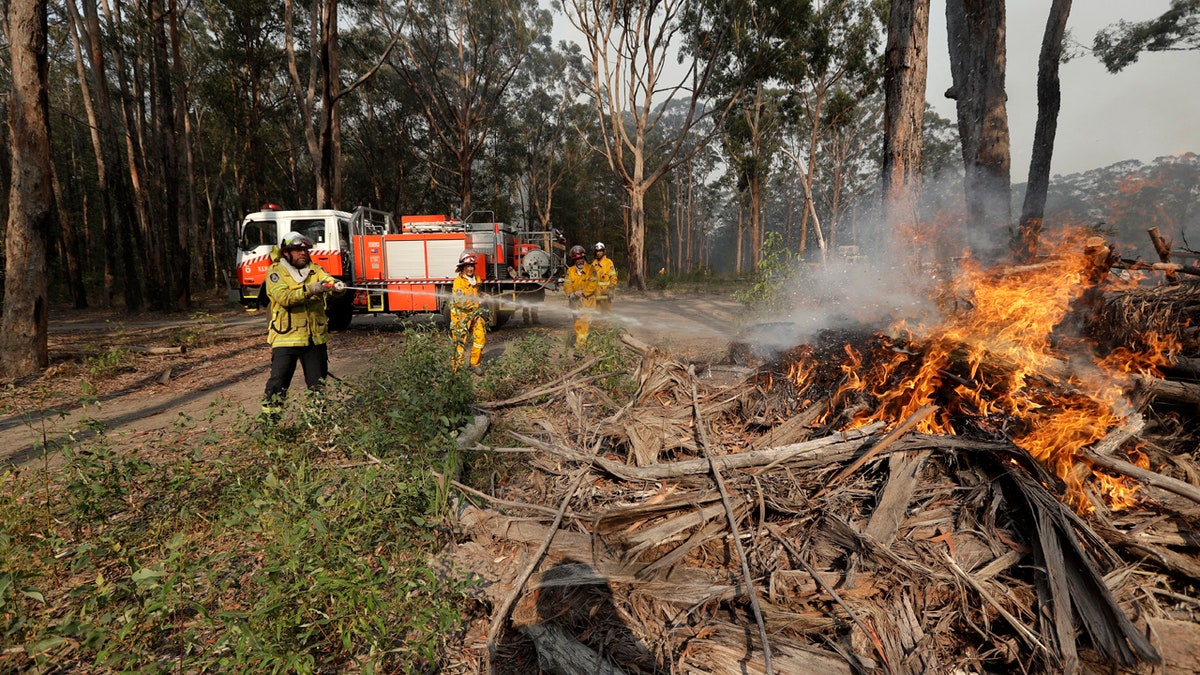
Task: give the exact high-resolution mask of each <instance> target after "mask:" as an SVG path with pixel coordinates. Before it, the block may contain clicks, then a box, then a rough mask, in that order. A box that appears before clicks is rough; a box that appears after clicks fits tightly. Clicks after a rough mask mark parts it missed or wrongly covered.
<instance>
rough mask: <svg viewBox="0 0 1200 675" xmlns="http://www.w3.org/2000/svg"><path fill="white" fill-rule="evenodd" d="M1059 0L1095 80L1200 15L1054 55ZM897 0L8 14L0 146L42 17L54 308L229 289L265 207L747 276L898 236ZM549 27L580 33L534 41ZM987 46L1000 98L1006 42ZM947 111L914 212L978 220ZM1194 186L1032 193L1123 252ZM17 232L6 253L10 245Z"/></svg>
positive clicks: (1012, 227)
mask: <svg viewBox="0 0 1200 675" xmlns="http://www.w3.org/2000/svg"><path fill="white" fill-rule="evenodd" d="M988 4H989V3H983V5H988ZM1070 4H1071V3H1070V2H1063V1H1062V0H1057V1H1056V2H1052V3H1047V12H1048V14H1049V20H1048V22H1047V38H1046V40H1044V41H1043V46H1042V48H1043V51H1045V50H1046V49H1047V45H1049V46H1051V47H1053V48H1056V49H1057V50H1058V54H1057V57H1056V58H1054V59H1051V61H1055V62H1057V61H1061V60H1063V59H1065V58H1094V57H1095V56H1099V57H1101V58H1102V59H1104V60H1105V63H1106V65H1108V66H1109V68H1110V69H1112V70H1114V71H1115V70H1119V69H1121V68H1123V67H1125V66H1126V65H1128V64H1129V63H1130V62H1132V60H1136V59H1137V54H1138V53H1140V52H1142V51H1146V50H1150V51H1155V50H1163V49H1195V48H1196V46H1197V44H1196V34H1197V29H1196V25H1197V16H1200V2H1197V0H1173V1H1172V2H1171V5H1170V9H1169V10H1168V11H1167V12H1166V13H1164V14H1163V15H1162V16H1161V17H1158V18H1157V19H1155V20H1154V21H1148V22H1143V23H1131V24H1123V25H1120V26H1116V27H1113V28H1112V29H1110V30H1108V31H1107V32H1104V31H1102V33H1101V34H1099V35H1097V36H1096V37H1095V39H1094V40H1090V39H1088V38H1089V36H1075V37H1082V38H1084V39H1087V40H1088V41H1089V42H1091V43H1092V44H1091V45H1090V46H1089V47H1083V46H1082V45H1081V44H1080V42H1079V41H1078V40H1075V41H1072V40H1070V39H1068V38H1069V36H1064V35H1063V34H1062V33H1061V31H1060V32H1059V33H1058V34H1057V37H1055V38H1054V39H1051V36H1052V31H1051V28H1052V27H1054V26H1055V25H1056V22H1057V24H1058V25H1059V26H1060V27H1061V26H1063V25H1065V21H1066V15H1067V14H1069V11H1070ZM975 5H979V3H975V2H970V1H963V0H954V1H953V2H950V3H948V10H950V9H954V8H957V10H956V11H958V12H960V13H962V12H965V13H966V14H965V15H966V16H968V18H970V20H971V21H972V22H974V25H973V26H968V27H967V28H968V29H970V30H974V31H975V33H974V35H975V36H976V37H979V36H985V35H993V36H994V35H996V34H999V35H1003V32H1004V12H1003V5H1002V4H994V3H993V6H994V7H999V12H995V11H992V12H991V14H988V12H986V11H982V10H980V9H979V8H978V7H975ZM897 7H900V8H901V9H903V8H906V7H912V8H915V9H916V11H917V12H918V13H919V12H920V11H922V9H923V11H924V12H925V14H926V18H925V21H926V23H928V11H929V4H928V2H925V3H922V2H912V1H911V0H905V1H904V2H900V1H897V2H893V3H889V2H885V1H882V0H840V1H837V2H810V1H807V0H762V1H758V2H739V3H727V2H723V1H721V0H704V1H696V2H684V1H681V0H659V1H657V2H650V1H649V0H634V1H632V2H627V3H623V4H621V5H619V6H615V5H613V6H610V5H608V4H606V3H601V2H589V1H588V0H565V1H564V2H562V3H561V4H556V5H555V6H553V7H547V6H545V5H542V4H539V3H537V2H535V1H532V0H461V1H458V2H446V1H442V0H410V1H409V2H394V1H392V0H381V1H375V2H365V1H351V0H311V1H310V2H308V3H297V2H295V0H286V1H285V2H283V3H279V2H275V1H273V0H213V1H208V2H182V1H180V0H135V1H133V2H119V1H116V0H107V1H102V2H97V0H70V1H67V2H62V3H58V2H45V1H44V0H36V1H30V0H11V1H10V2H9V3H6V4H5V12H4V16H5V19H6V20H5V22H4V25H3V26H2V28H3V32H4V35H5V37H6V43H5V45H4V49H3V50H2V51H0V59H4V61H5V63H4V67H0V91H11V92H13V94H12V95H10V96H5V97H0V113H3V114H4V115H5V117H6V119H9V120H10V124H9V125H7V126H5V127H4V129H3V130H2V132H0V133H2V134H3V135H4V137H3V138H0V141H3V143H4V145H5V146H6V147H9V146H11V147H13V148H16V147H17V143H14V142H13V141H20V140H22V139H24V138H25V137H26V136H28V134H27V133H26V132H24V131H22V127H21V126H20V125H19V124H14V123H12V120H13V119H16V118H17V117H19V111H17V110H16V106H14V105H13V103H14V101H16V100H18V98H19V96H18V94H19V92H20V85H21V83H20V82H18V81H17V80H18V78H17V77H15V76H14V74H16V73H18V72H21V69H20V68H19V67H18V66H20V62H19V60H18V56H19V53H18V52H17V51H16V50H13V49H12V48H11V47H13V46H14V45H19V44H20V41H19V40H18V39H17V38H22V39H23V38H24V37H25V36H26V35H27V31H26V29H25V25H26V24H25V23H24V21H25V19H22V18H21V17H23V16H26V15H25V14H23V12H25V11H26V10H27V9H28V10H30V11H31V12H32V13H33V14H31V15H30V16H32V17H33V19H32V20H33V21H34V23H37V22H39V21H40V22H43V23H41V26H43V27H44V35H43V40H44V55H43V56H44V59H45V63H44V66H43V67H44V70H45V82H46V95H47V109H46V110H47V112H46V116H47V118H48V129H49V133H48V134H47V142H48V143H49V154H50V156H51V157H52V160H53V161H52V163H51V164H50V166H49V169H50V172H49V174H48V175H47V176H45V180H44V182H45V183H47V184H48V187H49V189H50V193H51V194H52V199H51V200H49V202H48V203H50V204H52V205H53V208H52V209H50V210H48V218H47V219H46V220H45V222H44V227H42V230H43V231H42V232H41V235H44V246H45V260H46V264H45V274H46V275H47V277H48V279H47V286H48V289H49V295H48V297H49V299H50V301H52V302H55V303H58V302H66V303H70V304H71V305H73V306H74V307H76V308H83V307H88V306H104V307H114V306H117V307H123V308H125V309H127V310H129V311H140V310H144V309H149V310H155V311H171V310H184V309H187V308H188V307H189V305H190V304H191V303H192V296H193V294H194V293H197V292H209V291H213V290H218V289H220V288H223V287H224V286H225V284H226V280H227V278H226V275H227V274H228V273H229V271H230V269H231V267H232V261H233V255H234V250H235V249H236V247H237V245H238V242H237V236H238V233H237V226H238V223H239V220H240V218H241V216H242V215H244V214H245V213H247V212H249V211H253V210H257V209H258V208H259V206H260V205H261V204H263V203H266V202H272V203H275V204H279V205H281V206H282V207H284V208H342V209H352V208H353V207H354V206H356V205H368V206H372V207H374V208H379V209H384V210H388V211H392V212H394V213H396V214H414V213H445V214H448V215H452V216H458V217H469V216H470V214H471V213H472V212H474V211H476V210H480V211H487V212H489V216H494V217H495V218H496V219H498V220H502V221H508V222H513V223H516V224H518V225H519V226H521V227H528V228H530V229H548V228H550V227H556V228H558V229H559V230H561V231H563V232H565V233H566V235H567V237H568V239H569V240H570V241H571V242H572V243H575V242H582V243H590V242H593V241H597V240H603V241H606V242H611V243H612V244H615V246H613V245H610V250H612V251H613V252H614V258H616V260H617V262H618V264H619V265H620V266H621V267H622V268H623V269H624V270H627V271H628V281H629V283H630V284H631V285H633V286H635V287H644V286H645V283H646V277H647V271H648V270H649V271H657V270H662V271H663V272H664V273H667V274H672V275H678V274H692V273H697V274H711V273H719V274H742V273H745V272H747V271H750V270H753V269H754V268H755V266H756V265H757V264H758V263H759V261H760V257H761V255H762V251H763V243H764V241H766V239H767V237H768V236H771V235H772V234H775V235H776V236H777V239H775V241H779V242H781V245H782V246H783V247H785V248H786V249H788V250H790V251H792V252H794V253H795V254H796V255H797V256H798V257H799V258H800V259H802V260H809V261H812V262H820V261H825V260H828V259H829V257H831V256H832V257H835V258H836V257H838V256H849V257H859V256H864V255H865V256H868V257H869V256H871V255H879V253H880V252H881V251H882V250H884V249H885V248H886V247H888V246H889V245H892V243H893V242H892V239H891V237H890V235H892V234H894V227H895V224H894V223H889V222H888V221H887V219H886V218H885V217H884V215H883V213H882V204H883V203H884V194H883V192H884V190H883V188H882V187H881V186H882V185H883V184H884V183H885V182H886V181H881V180H880V176H881V171H884V172H886V171H887V167H886V166H885V164H886V162H887V160H886V159H885V157H884V137H885V103H886V99H887V97H886V96H885V91H884V86H885V70H886V65H887V63H886V62H887V59H886V58H885V52H886V51H887V49H888V39H889V29H888V24H889V21H893V22H894V21H895V16H896V13H897V11H896V10H897ZM614 8H615V9H614ZM972 12H974V14H972ZM1055 13H1058V14H1059V18H1058V19H1056V17H1055ZM556 17H557V18H558V19H559V20H560V21H561V20H565V21H567V22H568V23H569V24H570V25H571V26H572V27H573V28H574V29H575V30H576V31H577V32H578V34H579V35H580V36H581V38H580V39H579V40H578V41H575V42H563V41H559V42H558V43H555V42H554V41H553V39H552V35H553V34H554V31H553V25H554V21H555V19H556ZM31 25H32V24H31ZM951 30H955V29H954V28H953V27H952V28H951ZM957 30H959V31H960V34H966V33H962V31H963V30H964V29H963V27H962V26H959V27H958V28H957ZM980 39H981V40H982V38H980ZM950 42H951V44H952V45H956V46H955V47H954V48H953V49H952V50H951V56H952V60H953V59H954V56H955V50H958V51H960V52H963V53H961V54H959V55H958V57H959V59H960V60H961V59H963V58H968V57H969V58H978V55H975V56H971V55H968V54H966V53H965V52H966V51H967V48H968V47H969V46H970V44H974V43H975V42H976V41H967V42H964V41H962V40H958V41H955V40H951V41H950ZM983 43H984V42H983V41H979V44H983ZM1089 49H1094V50H1095V54H1094V55H1093V54H1089V53H1084V52H1085V51H1087V50H1089ZM1052 51H1053V49H1052ZM984 56H985V57H986V58H988V59H990V62H989V63H988V64H987V68H990V69H992V70H993V71H995V69H997V68H998V72H999V73H1000V93H1001V94H1003V70H1004V58H1005V55H1004V50H1003V49H999V50H998V52H997V51H996V50H994V49H993V50H992V51H991V53H990V54H986V55H984ZM1041 61H1042V62H1043V64H1047V63H1049V62H1050V61H1047V60H1046V58H1045V55H1044V54H1043V58H1042V59H1041ZM10 66H11V67H10ZM921 87H922V90H923V87H924V84H923V82H922V84H921ZM940 93H941V92H930V95H932V96H938V95H940ZM922 94H923V91H922ZM922 100H923V96H922ZM1001 105H1002V103H1001ZM964 116H966V117H964ZM969 117H970V113H969V112H966V113H964V111H963V106H962V102H961V100H960V105H959V119H958V120H956V121H952V120H949V119H946V118H944V117H942V116H939V115H937V114H935V113H934V112H932V111H931V110H929V109H928V108H926V111H925V114H924V118H923V125H922V126H923V130H922V131H923V133H922V134H921V139H920V146H921V150H920V154H919V155H918V157H919V159H920V161H919V162H918V163H917V164H916V166H915V168H914V169H913V170H914V171H916V172H917V173H919V174H920V175H921V176H922V177H923V182H924V190H923V192H922V198H921V202H920V206H919V208H920V218H919V220H920V221H921V222H930V223H938V224H939V227H940V226H942V225H946V226H949V227H950V228H951V229H953V228H957V229H959V230H962V229H966V228H969V227H973V226H974V225H969V224H968V223H970V222H972V220H973V218H974V216H975V215H978V214H973V213H972V212H971V209H970V208H969V207H970V203H969V202H970V198H969V195H968V199H967V201H968V204H967V205H966V207H967V208H964V195H963V193H964V177H965V176H967V175H968V174H969V172H970V171H971V167H972V166H973V165H975V164H977V163H978V158H977V157H972V156H969V154H970V153H969V152H968V150H967V149H965V148H964V144H963V143H962V142H960V135H961V130H962V129H963V128H964V127H963V124H964V119H965V118H969ZM977 117H979V116H978V115H977ZM979 119H982V118H981V117H979ZM967 128H969V126H968V127H967ZM1005 134H1007V131H1006V130H1005ZM1052 139H1053V137H1052V136H1051V140H1050V142H1049V144H1046V143H1044V142H1043V143H1042V145H1043V146H1047V147H1048V148H1052V146H1053V140H1052ZM993 140H994V139H993ZM972 142H975V141H972ZM1004 144H1005V146H1007V138H1005V139H1004ZM1048 152H1049V149H1047V153H1048ZM19 157H20V155H19V153H17V151H16V150H13V152H11V153H5V154H4V155H3V158H2V159H0V213H4V214H5V215H6V216H7V218H6V220H7V222H9V223H10V227H9V231H8V232H11V231H12V229H11V228H12V218H11V215H12V214H13V213H14V209H13V208H12V203H13V201H12V200H13V198H12V196H11V195H12V194H15V189H16V185H15V184H14V180H13V179H14V176H20V175H22V172H23V171H25V170H26V169H27V168H28V164H27V163H26V162H24V161H22V160H20V159H19ZM14 158H18V159H14ZM1046 161H1047V170H1048V161H1049V159H1048V157H1047V158H1046ZM1004 162H1005V165H1004V167H1003V171H1004V172H1005V176H1004V187H1005V188H1006V189H1005V190H1004V191H1003V192H1002V194H1001V195H1000V197H999V201H1001V202H1003V203H1005V204H1006V205H1007V206H1006V209H1007V210H1010V211H1017V212H1020V210H1021V204H1022V202H1023V201H1024V191H1023V188H1022V186H1020V185H1018V186H1017V189H1016V190H1013V191H1012V192H1011V193H1010V192H1008V191H1007V188H1008V187H1009V179H1008V172H1009V171H1010V168H1009V167H1008V166H1007V147H1005V160H1004ZM964 167H966V168H964ZM992 168H996V167H995V166H993V167H992ZM14 169H15V170H16V171H15V172H14ZM1023 169H1024V167H1016V168H1015V169H1014V170H1015V171H1017V172H1018V173H1020V172H1022V171H1023ZM1198 171H1200V170H1198V167H1197V159H1196V156H1195V155H1194V154H1182V155H1179V156H1176V157H1165V158H1161V159H1159V160H1156V161H1155V162H1154V163H1153V164H1150V165H1142V164H1141V163H1138V162H1131V163H1125V164H1119V165H1115V166H1113V167H1108V168H1106V169H1098V170H1096V171H1093V172H1089V173H1087V174H1081V175H1079V176H1072V177H1066V178H1062V177H1060V178H1059V179H1058V180H1056V182H1055V185H1054V186H1053V187H1051V188H1046V187H1045V186H1042V188H1041V189H1042V190H1044V191H1045V192H1047V193H1048V194H1047V195H1046V197H1045V199H1046V204H1045V207H1044V208H1045V216H1046V218H1047V222H1048V223H1050V222H1062V223H1072V224H1084V225H1088V226H1091V227H1097V228H1100V229H1104V230H1105V231H1107V232H1108V233H1111V234H1113V235H1114V236H1117V237H1118V238H1120V237H1125V238H1126V239H1128V240H1129V241H1130V242H1131V243H1130V245H1131V246H1132V245H1134V244H1133V243H1132V242H1133V241H1134V240H1135V238H1136V236H1135V235H1136V233H1138V232H1143V231H1144V229H1145V227H1147V226H1149V225H1159V226H1161V227H1163V228H1164V230H1165V233H1166V234H1167V235H1168V236H1169V237H1170V236H1175V237H1176V238H1179V239H1186V231H1187V228H1188V227H1189V226H1193V225H1194V224H1195V223H1196V221H1197V218H1198V216H1197V209H1196V207H1195V206H1194V204H1195V203H1196V201H1197V200H1196V197H1197V195H1198V194H1200V178H1198ZM968 182H969V181H968ZM967 192H968V193H969V192H970V188H969V186H968V190H967ZM20 211H21V212H22V213H24V212H26V211H28V209H27V208H22V209H21V210H20ZM1009 215H1011V214H1009ZM1016 228H1017V225H1016V223H1015V222H1014V221H1013V219H1012V218H1011V217H1010V218H1008V219H1007V222H1004V223H1002V229H1007V230H1008V231H1009V232H1010V234H1011V233H1015V232H1016ZM1014 236H1015V235H1014ZM13 241H16V240H12V235H11V234H9V233H6V234H5V237H4V239H3V240H2V241H0V247H3V249H2V250H3V251H4V252H5V254H6V258H8V259H11V258H13V256H12V255H9V253H10V249H11V250H16V249H14V247H13V246H12V245H11V244H12V242H13ZM18 243H21V250H22V251H24V248H23V246H24V243H23V242H18ZM21 257H22V258H24V253H23V252H22V254H21ZM9 274H11V272H9ZM7 287H8V280H7V278H4V277H0V291H3V290H6V289H7ZM8 304H9V305H12V304H13V303H8Z"/></svg>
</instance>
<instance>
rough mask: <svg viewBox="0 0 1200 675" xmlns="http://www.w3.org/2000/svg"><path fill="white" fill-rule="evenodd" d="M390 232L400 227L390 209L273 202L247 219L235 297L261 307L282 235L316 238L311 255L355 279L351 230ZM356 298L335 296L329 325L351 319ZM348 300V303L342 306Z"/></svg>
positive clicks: (338, 274)
mask: <svg viewBox="0 0 1200 675" xmlns="http://www.w3.org/2000/svg"><path fill="white" fill-rule="evenodd" d="M355 231H357V232H376V233H379V234H388V233H390V232H395V231H398V230H397V228H396V227H395V226H394V225H393V223H392V217H391V214H387V213H384V212H382V211H374V210H372V209H367V208H363V207H360V208H358V209H356V210H355V211H354V212H348V211H338V210H334V209H311V210H298V211H285V210H283V209H281V208H279V207H278V206H275V205H274V204H265V205H263V207H262V209H261V210H259V211H255V212H254V213H250V214H247V215H246V217H245V218H243V219H242V223H241V228H240V232H241V235H240V237H239V245H238V251H237V259H236V264H237V283H236V286H234V287H232V288H230V299H231V300H233V301H234V302H239V303H241V304H242V305H243V306H244V307H246V308H247V309H251V308H255V307H258V306H259V304H260V301H259V295H260V291H261V289H262V284H263V282H264V281H266V277H267V268H269V267H270V266H271V264H272V262H273V261H272V260H271V250H272V249H274V248H276V247H277V246H279V242H280V241H281V240H282V239H283V235H285V234H287V233H288V232H299V233H300V234H303V235H304V236H306V237H308V238H309V239H311V240H312V242H313V248H312V250H311V251H310V252H309V254H310V256H311V258H312V261H313V262H315V263H317V264H318V265H320V266H321V267H322V268H324V270H325V271H326V272H329V274H331V275H333V276H334V277H335V278H338V279H341V280H342V281H345V282H347V283H353V281H354V279H353V269H354V250H353V247H352V246H351V232H355ZM350 302H351V299H349V298H347V299H345V300H342V301H340V302H339V301H331V303H330V306H329V307H328V308H327V310H326V311H327V313H328V314H329V321H330V327H332V328H334V329H338V330H340V329H341V328H345V327H346V326H348V325H349V324H350V319H351V314H352V308H351V306H350ZM343 305H344V306H343Z"/></svg>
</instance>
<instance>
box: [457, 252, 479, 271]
mask: <svg viewBox="0 0 1200 675" xmlns="http://www.w3.org/2000/svg"><path fill="white" fill-rule="evenodd" d="M474 266H475V254H474V253H471V252H470V251H464V252H463V254H462V255H460V256H458V265H457V266H456V269H462V268H464V267H474Z"/></svg>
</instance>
